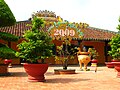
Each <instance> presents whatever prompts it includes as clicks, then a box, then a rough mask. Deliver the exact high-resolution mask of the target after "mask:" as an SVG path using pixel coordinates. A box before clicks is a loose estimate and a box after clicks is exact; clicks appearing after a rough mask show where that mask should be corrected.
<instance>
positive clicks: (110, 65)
mask: <svg viewBox="0 0 120 90" xmlns="http://www.w3.org/2000/svg"><path fill="white" fill-rule="evenodd" d="M105 64H106V66H107V67H108V68H114V64H113V63H111V62H105Z"/></svg>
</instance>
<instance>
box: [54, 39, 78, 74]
mask: <svg viewBox="0 0 120 90" xmlns="http://www.w3.org/2000/svg"><path fill="white" fill-rule="evenodd" d="M76 49H77V48H75V47H72V46H71V43H70V41H69V40H68V39H65V40H64V41H63V44H62V45H60V46H57V50H56V51H57V54H56V56H55V61H60V62H61V64H62V66H63V69H54V73H55V74H74V73H75V69H67V67H68V61H69V60H70V59H74V55H75V54H76Z"/></svg>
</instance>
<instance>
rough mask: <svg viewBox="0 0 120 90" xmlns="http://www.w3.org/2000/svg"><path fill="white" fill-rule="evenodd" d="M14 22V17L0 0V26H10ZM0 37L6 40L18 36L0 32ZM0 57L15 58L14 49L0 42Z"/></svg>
mask: <svg viewBox="0 0 120 90" xmlns="http://www.w3.org/2000/svg"><path fill="white" fill-rule="evenodd" d="M15 23H16V19H15V17H14V15H13V13H12V12H11V10H10V8H9V7H8V5H7V4H6V3H5V1H4V0H0V27H1V28H2V27H5V26H12V25H14V24H15ZM0 39H1V40H5V41H8V42H11V41H17V40H18V39H19V38H18V37H17V36H15V35H12V34H10V33H6V32H0ZM0 58H2V60H3V59H5V58H6V59H9V58H15V51H14V50H12V49H11V48H9V47H8V46H7V45H4V44H2V43H0Z"/></svg>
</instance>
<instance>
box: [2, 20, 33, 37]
mask: <svg viewBox="0 0 120 90" xmlns="http://www.w3.org/2000/svg"><path fill="white" fill-rule="evenodd" d="M27 24H31V21H20V22H17V23H16V24H15V25H13V26H10V27H2V28H0V32H7V33H11V34H14V35H16V36H19V37H22V35H23V33H24V31H26V30H29V29H30V28H31V27H30V26H28V25H27Z"/></svg>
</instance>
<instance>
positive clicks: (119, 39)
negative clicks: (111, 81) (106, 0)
mask: <svg viewBox="0 0 120 90" xmlns="http://www.w3.org/2000/svg"><path fill="white" fill-rule="evenodd" d="M119 22H120V18H119ZM117 29H118V30H119V31H120V25H118V27H117ZM119 31H118V34H116V35H115V36H113V37H112V39H111V41H110V42H109V44H110V46H111V50H110V51H108V54H109V55H111V56H112V57H113V59H115V60H118V61H120V33H119ZM112 63H113V64H114V68H115V69H116V70H117V71H118V74H117V77H120V62H112Z"/></svg>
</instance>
